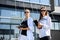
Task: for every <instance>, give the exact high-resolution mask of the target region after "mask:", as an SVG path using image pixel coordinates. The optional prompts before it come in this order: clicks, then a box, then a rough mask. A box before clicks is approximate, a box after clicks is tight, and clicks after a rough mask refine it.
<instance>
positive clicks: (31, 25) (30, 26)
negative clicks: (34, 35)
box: [28, 18, 34, 31]
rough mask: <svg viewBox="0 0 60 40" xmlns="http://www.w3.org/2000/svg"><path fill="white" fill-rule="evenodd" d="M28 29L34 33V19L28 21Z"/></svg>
mask: <svg viewBox="0 0 60 40" xmlns="http://www.w3.org/2000/svg"><path fill="white" fill-rule="evenodd" d="M28 27H29V29H30V30H31V31H34V26H33V19H32V18H30V19H28Z"/></svg>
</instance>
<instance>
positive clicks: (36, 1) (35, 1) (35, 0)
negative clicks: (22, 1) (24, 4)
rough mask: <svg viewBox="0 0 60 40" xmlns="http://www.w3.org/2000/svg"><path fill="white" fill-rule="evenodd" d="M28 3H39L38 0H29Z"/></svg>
mask: <svg viewBox="0 0 60 40" xmlns="http://www.w3.org/2000/svg"><path fill="white" fill-rule="evenodd" d="M30 3H36V4H39V0H30Z"/></svg>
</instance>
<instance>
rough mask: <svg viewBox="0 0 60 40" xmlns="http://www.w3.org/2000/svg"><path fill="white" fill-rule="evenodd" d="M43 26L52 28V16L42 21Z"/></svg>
mask: <svg viewBox="0 0 60 40" xmlns="http://www.w3.org/2000/svg"><path fill="white" fill-rule="evenodd" d="M41 24H42V26H43V28H45V29H51V26H52V22H51V18H48V19H46V21H43V23H41Z"/></svg>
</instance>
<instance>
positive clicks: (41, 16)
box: [39, 7, 48, 20]
mask: <svg viewBox="0 0 60 40" xmlns="http://www.w3.org/2000/svg"><path fill="white" fill-rule="evenodd" d="M43 8H45V7H41V9H43ZM41 9H40V11H41ZM45 11H46V13H45V15H46V16H47V15H48V11H47V10H45ZM42 18H43V15H42V13H41V12H40V17H39V20H41V19H42Z"/></svg>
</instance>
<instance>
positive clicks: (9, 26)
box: [0, 7, 60, 40]
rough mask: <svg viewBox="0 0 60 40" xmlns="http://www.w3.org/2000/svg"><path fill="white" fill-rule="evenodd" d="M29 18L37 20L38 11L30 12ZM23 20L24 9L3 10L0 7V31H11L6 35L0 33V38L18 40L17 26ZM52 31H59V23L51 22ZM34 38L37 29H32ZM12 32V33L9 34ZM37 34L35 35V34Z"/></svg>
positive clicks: (18, 31) (3, 8)
mask: <svg viewBox="0 0 60 40" xmlns="http://www.w3.org/2000/svg"><path fill="white" fill-rule="evenodd" d="M31 17H32V18H33V19H37V20H38V18H39V11H37V10H36V11H34V10H31ZM23 18H24V9H16V10H15V9H14V8H5V7H0V30H1V29H3V30H6V31H7V30H13V32H12V31H9V32H10V33H9V32H8V33H7V34H4V35H3V33H0V37H5V40H11V39H12V38H18V35H19V33H20V30H19V29H18V28H17V26H18V25H19V24H20V23H21V21H22V19H23ZM51 29H52V30H60V23H58V22H53V23H52V27H51ZM34 30H35V31H34V36H35V38H37V37H38V35H37V34H38V33H39V31H38V29H37V28H34ZM11 32H12V33H11ZM36 33H37V34H36Z"/></svg>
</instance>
